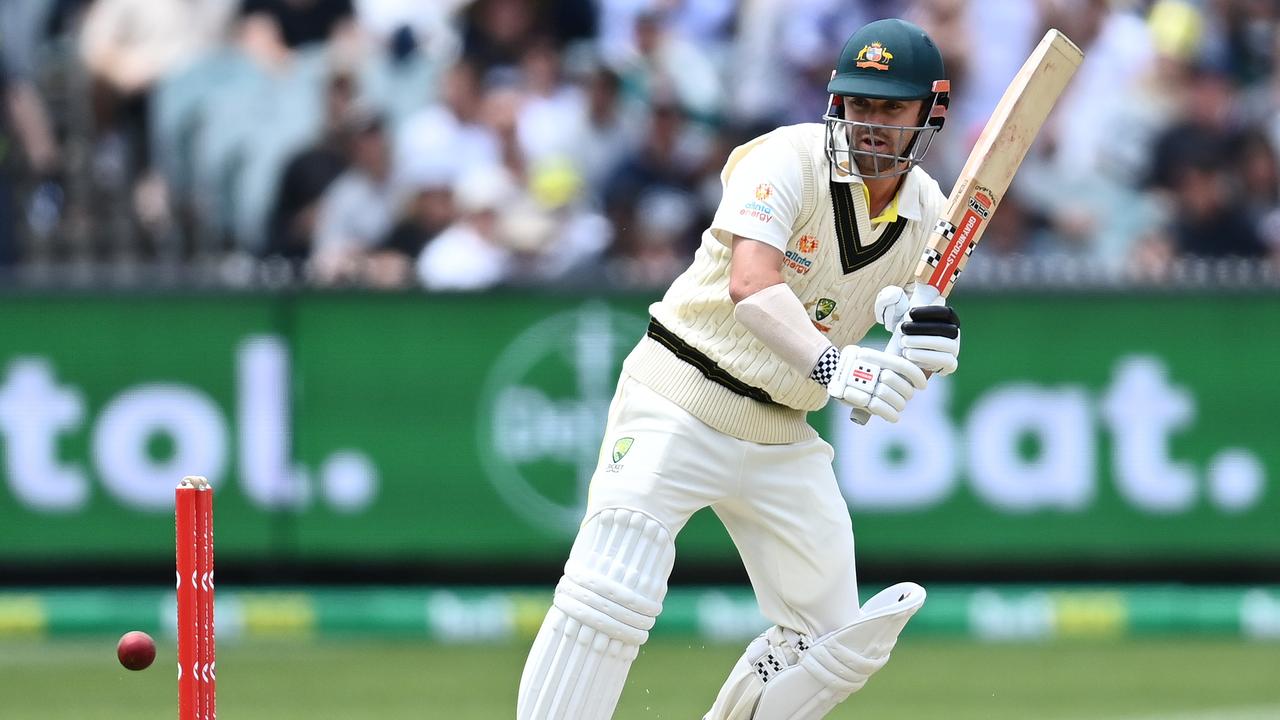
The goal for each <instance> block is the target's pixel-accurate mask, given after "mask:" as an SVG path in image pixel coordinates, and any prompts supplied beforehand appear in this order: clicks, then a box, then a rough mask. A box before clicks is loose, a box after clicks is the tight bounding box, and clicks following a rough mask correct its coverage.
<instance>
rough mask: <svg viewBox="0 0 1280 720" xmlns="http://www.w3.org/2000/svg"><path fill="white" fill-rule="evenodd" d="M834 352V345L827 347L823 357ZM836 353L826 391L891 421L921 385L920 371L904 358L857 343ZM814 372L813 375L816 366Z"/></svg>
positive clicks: (828, 356)
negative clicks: (834, 363)
mask: <svg viewBox="0 0 1280 720" xmlns="http://www.w3.org/2000/svg"><path fill="white" fill-rule="evenodd" d="M834 352H835V349H834V348H833V349H832V350H830V351H828V355H826V356H824V358H823V360H830V359H832V358H831V357H830V354H831V353H834ZM839 355H840V357H839V360H838V362H837V363H836V365H835V371H834V372H833V373H832V374H831V377H830V380H829V381H828V383H827V394H828V395H830V396H831V397H833V398H835V399H837V400H840V401H841V402H843V403H846V404H848V405H850V406H852V407H855V408H866V410H867V412H870V413H871V414H872V415H878V416H880V417H882V418H884V419H885V420H888V421H889V422H891V423H892V422H898V417H899V416H900V415H901V413H902V411H903V409H905V408H906V407H907V401H908V400H910V399H911V396H912V395H915V392H916V390H923V389H924V386H925V375H924V371H923V370H921V369H920V368H919V367H917V366H916V365H915V364H914V363H912V362H910V361H908V360H907V359H905V358H901V357H898V356H897V355H889V354H888V353H885V352H881V351H880V350H872V349H871V348H864V347H860V346H858V345H848V346H846V347H845V348H844V349H843V350H841V351H839ZM823 360H820V361H819V365H821V364H822V362H823ZM814 372H815V375H816V374H817V373H818V370H817V369H815V371H814Z"/></svg>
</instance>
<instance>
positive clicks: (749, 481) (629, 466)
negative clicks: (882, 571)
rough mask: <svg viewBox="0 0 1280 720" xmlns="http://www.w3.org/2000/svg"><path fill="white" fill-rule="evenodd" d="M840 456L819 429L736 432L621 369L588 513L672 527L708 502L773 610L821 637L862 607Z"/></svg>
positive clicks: (779, 619) (770, 615)
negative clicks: (766, 439) (801, 433)
mask: <svg viewBox="0 0 1280 720" xmlns="http://www.w3.org/2000/svg"><path fill="white" fill-rule="evenodd" d="M626 438H630V440H629V441H627V440H625V439H626ZM615 448H616V450H615ZM624 448H625V450H626V452H625V454H623V455H622V457H621V458H620V459H619V460H618V461H617V462H614V459H613V457H614V455H615V453H617V452H620V451H621V450H623V449H624ZM833 456H834V452H833V450H832V449H831V446H830V445H828V444H827V443H826V442H824V441H823V440H822V439H820V438H815V439H813V440H809V441H804V442H799V443H791V444H787V445H761V444H759V443H753V442H748V441H746V440H739V439H738V438H734V437H730V436H728V435H725V434H723V433H720V432H718V431H716V430H713V429H711V428H710V427H708V426H707V425H705V424H704V423H703V422H702V421H700V420H698V419H697V418H695V417H694V416H692V415H690V414H689V413H688V412H686V411H685V410H683V409H682V408H680V407H679V406H677V405H676V404H674V403H672V402H671V401H669V400H667V399H666V398H664V397H662V396H661V395H659V394H657V393H656V392H654V391H653V390H651V389H649V388H648V387H647V386H645V385H642V384H641V383H640V382H638V381H636V380H635V379H633V378H631V377H630V376H628V375H626V374H623V376H622V378H621V379H620V380H619V383H618V388H617V392H616V394H615V395H614V398H613V402H612V404H611V405H610V408H609V420H608V423H607V425H606V428H605V436H604V441H603V442H602V443H601V453H600V459H599V463H598V465H597V466H596V471H595V474H594V475H593V476H592V479H591V489H590V493H589V496H588V500H587V506H588V507H587V515H586V516H587V517H588V518H590V517H591V516H593V515H595V514H596V513H598V512H599V511H601V510H604V509H606V508H630V509H634V510H639V511H641V512H643V513H645V514H647V515H649V516H651V517H653V518H655V519H657V520H658V521H659V522H661V523H663V524H664V525H666V527H667V529H668V530H669V531H670V533H671V535H672V536H673V537H674V536H675V535H676V534H678V533H679V531H680V529H681V528H683V527H684V525H685V523H686V522H687V521H688V520H689V517H690V516H692V515H693V513H695V512H697V511H698V510H700V509H702V508H704V507H711V508H712V510H713V511H714V512H715V513H716V515H717V516H719V518H720V520H721V522H723V523H724V526H725V528H726V529H727V530H728V531H729V536H730V537H731V538H732V539H733V542H734V545H736V546H737V549H738V553H739V554H740V555H741V557H742V562H743V565H744V567H745V568H746V570H747V575H748V576H749V577H750V579H751V585H752V588H753V589H754V591H755V595H756V599H757V601H758V603H759V605H760V611H761V613H762V614H763V615H764V616H765V618H766V619H768V620H769V621H770V622H771V623H774V624H776V625H780V626H782V627H784V628H789V629H792V630H796V631H798V632H802V633H805V634H807V635H809V636H810V637H817V636H819V635H822V634H824V633H827V632H830V631H832V630H836V629H838V628H842V627H845V626H847V625H849V624H850V623H852V622H853V621H854V620H856V619H857V618H858V616H859V611H858V585H857V574H856V570H855V567H854V552H853V525H852V523H851V522H850V520H849V510H848V507H847V506H846V504H845V501H844V497H843V496H842V495H841V494H840V489H839V486H838V484H837V482H836V478H835V473H834V472H833V470H832V467H831V461H832V458H833Z"/></svg>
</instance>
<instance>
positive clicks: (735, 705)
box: [703, 583, 925, 720]
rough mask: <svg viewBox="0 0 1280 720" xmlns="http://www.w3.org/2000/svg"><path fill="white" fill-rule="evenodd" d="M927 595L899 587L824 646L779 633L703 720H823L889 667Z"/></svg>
mask: <svg viewBox="0 0 1280 720" xmlns="http://www.w3.org/2000/svg"><path fill="white" fill-rule="evenodd" d="M924 599H925V591H924V588H922V587H920V586H919V585H916V584H915V583H898V584H897V585H894V586H893V587H890V588H886V589H885V590H882V591H880V592H879V593H877V594H876V595H875V597H872V598H871V599H870V600H868V601H867V604H866V605H863V606H862V617H860V618H858V620H856V621H855V622H853V623H852V624H850V625H848V626H846V627H843V628H840V629H839V630H836V631H834V632H831V633H828V634H826V635H823V636H822V637H820V638H818V639H816V640H810V639H809V638H807V637H805V636H803V635H800V634H799V633H795V632H793V631H790V630H784V629H782V628H779V627H777V626H774V627H772V628H770V629H769V630H767V631H765V633H764V634H762V635H761V636H760V637H758V638H756V639H755V640H753V641H752V642H751V644H750V645H748V646H747V651H746V652H745V653H744V654H743V655H742V657H741V658H740V659H739V660H738V663H737V664H736V665H735V666H734V668H733V671H732V672H731V673H730V674H729V679H728V680H727V681H726V682H725V685H724V687H723V688H721V689H720V694H719V695H718V696H717V697H716V701H715V704H714V705H713V706H712V707H711V710H710V711H709V712H708V713H707V714H706V716H705V717H704V718H703V720H820V718H823V717H825V716H826V715H827V713H829V712H831V711H832V710H833V709H834V708H835V706H836V705H839V704H840V703H841V702H842V701H843V700H844V699H845V698H847V697H849V696H850V695H852V694H853V693H855V692H857V691H858V690H860V689H861V688H862V686H863V685H865V684H866V682H867V679H868V678H870V677H871V675H872V674H874V673H875V672H876V671H877V670H879V669H880V668H881V667H884V664H885V663H886V662H888V661H889V653H890V652H891V651H892V650H893V646H894V645H895V644H896V643H897V641H898V635H899V634H900V633H901V632H902V628H903V627H904V626H905V625H906V624H907V621H908V620H910V619H911V616H912V615H914V614H915V613H916V611H917V610H919V609H920V606H921V605H923V604H924Z"/></svg>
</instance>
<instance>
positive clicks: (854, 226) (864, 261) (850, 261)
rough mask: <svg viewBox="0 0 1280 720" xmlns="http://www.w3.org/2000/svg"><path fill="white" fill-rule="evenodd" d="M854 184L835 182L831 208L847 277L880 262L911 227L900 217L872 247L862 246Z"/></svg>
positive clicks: (832, 189)
mask: <svg viewBox="0 0 1280 720" xmlns="http://www.w3.org/2000/svg"><path fill="white" fill-rule="evenodd" d="M852 192H853V185H851V184H849V183H838V182H833V183H831V209H832V212H833V213H834V214H835V221H836V238H837V240H839V245H840V265H841V267H843V268H844V274H845V275H848V274H849V273H851V272H853V271H855V270H860V269H862V268H864V267H866V266H868V265H870V264H871V263H873V262H875V261H876V260H879V259H880V257H881V256H882V255H884V254H885V253H887V252H889V249H890V248H892V247H893V244H894V243H896V242H897V241H898V238H899V237H901V236H902V230H903V229H904V228H905V227H906V226H907V219H906V218H904V217H902V216H901V215H899V216H898V219H897V220H894V221H893V222H892V223H890V224H889V227H887V228H885V229H884V231H883V232H881V233H880V238H879V239H878V240H876V241H875V242H874V243H872V244H871V246H870V247H863V246H862V242H861V240H862V238H861V235H860V233H859V232H858V216H857V214H856V213H855V212H854V205H853V195H852Z"/></svg>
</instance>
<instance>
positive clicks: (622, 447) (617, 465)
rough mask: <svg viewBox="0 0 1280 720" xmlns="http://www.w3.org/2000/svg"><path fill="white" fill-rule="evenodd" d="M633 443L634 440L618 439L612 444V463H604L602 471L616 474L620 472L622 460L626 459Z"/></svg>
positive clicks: (628, 438) (627, 438)
mask: <svg viewBox="0 0 1280 720" xmlns="http://www.w3.org/2000/svg"><path fill="white" fill-rule="evenodd" d="M635 441H636V439H635V438H630V437H624V438H618V441H617V442H615V443H614V444H613V462H611V463H606V464H605V468H604V471H605V472H611V473H616V472H619V471H620V470H622V458H624V457H626V456H627V453H628V452H630V451H631V446H632V445H633V444H634V443H635Z"/></svg>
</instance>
